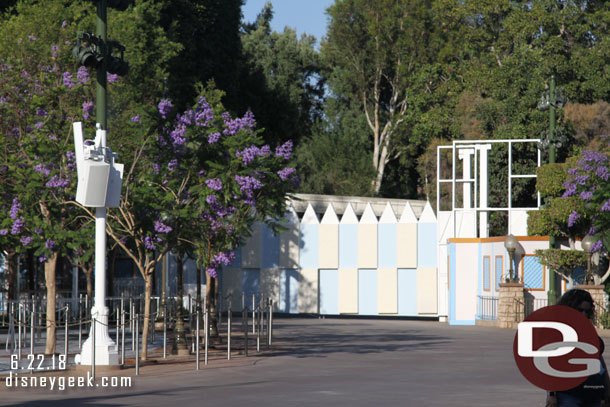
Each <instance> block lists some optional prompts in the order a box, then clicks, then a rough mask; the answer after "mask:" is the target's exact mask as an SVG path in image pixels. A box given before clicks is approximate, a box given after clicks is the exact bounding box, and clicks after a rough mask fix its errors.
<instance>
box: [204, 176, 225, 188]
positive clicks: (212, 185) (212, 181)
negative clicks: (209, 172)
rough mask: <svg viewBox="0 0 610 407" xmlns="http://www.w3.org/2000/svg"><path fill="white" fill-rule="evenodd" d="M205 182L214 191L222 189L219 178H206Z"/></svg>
mask: <svg viewBox="0 0 610 407" xmlns="http://www.w3.org/2000/svg"><path fill="white" fill-rule="evenodd" d="M205 184H206V185H207V186H208V188H210V189H213V190H214V191H220V190H221V189H222V181H221V180H220V178H212V179H206V180H205Z"/></svg>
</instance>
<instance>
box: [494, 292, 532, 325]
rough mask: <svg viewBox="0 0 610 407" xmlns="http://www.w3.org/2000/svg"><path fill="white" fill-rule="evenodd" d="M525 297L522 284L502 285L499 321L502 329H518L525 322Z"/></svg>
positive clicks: (499, 300) (499, 301)
mask: <svg viewBox="0 0 610 407" xmlns="http://www.w3.org/2000/svg"><path fill="white" fill-rule="evenodd" d="M524 307H525V297H524V291H523V284H522V283H501V284H500V294H499V299H498V320H497V324H496V326H498V327H500V328H516V327H517V324H518V323H519V322H521V320H523V312H524Z"/></svg>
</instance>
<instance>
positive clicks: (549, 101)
mask: <svg viewBox="0 0 610 407" xmlns="http://www.w3.org/2000/svg"><path fill="white" fill-rule="evenodd" d="M557 90H558V91H557V92H556V89H555V75H551V82H550V84H549V89H548V90H545V91H544V92H543V93H542V96H541V99H540V103H538V108H539V109H540V110H546V109H549V135H548V138H547V141H548V147H549V164H555V155H556V147H555V141H556V140H555V121H556V114H555V110H556V109H557V107H561V106H563V105H564V104H565V102H566V98H565V95H564V93H563V89H562V88H559V89H557ZM549 247H550V248H554V247H555V236H549ZM547 298H548V304H549V305H554V304H555V303H556V302H557V291H556V290H555V272H553V271H552V270H551V272H550V273H549V291H548V292H547Z"/></svg>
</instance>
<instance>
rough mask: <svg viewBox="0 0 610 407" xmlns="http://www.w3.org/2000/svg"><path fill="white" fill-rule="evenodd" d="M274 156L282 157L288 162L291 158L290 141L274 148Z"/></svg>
mask: <svg viewBox="0 0 610 407" xmlns="http://www.w3.org/2000/svg"><path fill="white" fill-rule="evenodd" d="M275 156H276V157H283V158H284V159H285V160H289V159H290V156H292V141H291V140H288V141H287V142H285V143H284V144H282V145H281V146H278V147H276V148H275Z"/></svg>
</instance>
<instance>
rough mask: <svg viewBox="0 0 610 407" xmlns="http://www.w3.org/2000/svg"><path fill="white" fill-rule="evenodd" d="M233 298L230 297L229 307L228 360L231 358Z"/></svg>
mask: <svg viewBox="0 0 610 407" xmlns="http://www.w3.org/2000/svg"><path fill="white" fill-rule="evenodd" d="M231 314H232V311H231V299H229V309H228V312H227V360H231Z"/></svg>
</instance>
